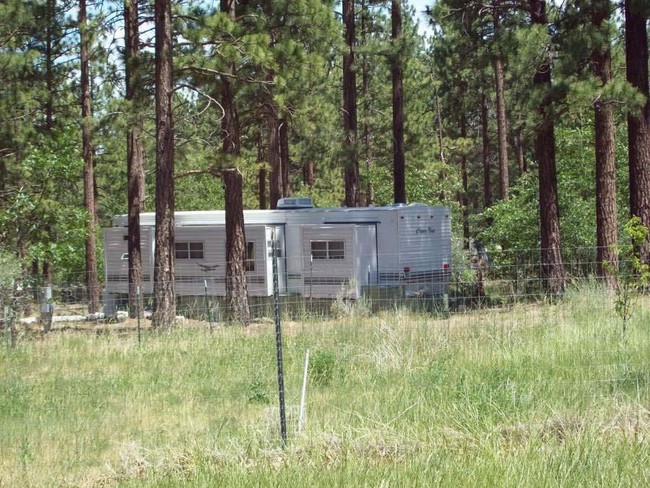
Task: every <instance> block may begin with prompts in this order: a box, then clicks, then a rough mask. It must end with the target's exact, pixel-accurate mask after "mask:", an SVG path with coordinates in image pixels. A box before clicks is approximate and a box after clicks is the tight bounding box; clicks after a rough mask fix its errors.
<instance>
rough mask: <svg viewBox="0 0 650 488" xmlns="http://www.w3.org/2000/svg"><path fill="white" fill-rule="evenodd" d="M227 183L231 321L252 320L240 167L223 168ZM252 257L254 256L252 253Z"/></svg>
mask: <svg viewBox="0 0 650 488" xmlns="http://www.w3.org/2000/svg"><path fill="white" fill-rule="evenodd" d="M223 182H224V185H225V187H226V300H227V301H228V312H229V317H228V319H229V321H234V322H239V323H241V324H243V325H245V326H246V325H248V324H249V323H250V309H249V307H248V284H247V280H246V267H245V260H246V235H245V233H244V209H243V201H242V194H243V178H242V174H241V172H240V171H239V170H237V169H233V168H230V169H227V170H225V171H224V172H223ZM251 258H252V256H251Z"/></svg>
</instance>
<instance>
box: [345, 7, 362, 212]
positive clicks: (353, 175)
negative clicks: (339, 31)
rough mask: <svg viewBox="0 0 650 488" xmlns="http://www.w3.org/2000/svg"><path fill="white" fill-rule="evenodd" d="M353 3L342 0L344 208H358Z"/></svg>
mask: <svg viewBox="0 0 650 488" xmlns="http://www.w3.org/2000/svg"><path fill="white" fill-rule="evenodd" d="M354 1H355V0H343V23H344V25H345V52H344V53H343V133H344V136H345V140H344V143H343V147H344V152H343V154H344V158H345V162H344V164H345V168H344V174H345V178H344V180H345V206H346V207H357V206H359V155H358V145H357V75H356V72H355V67H354V51H355V19H354Z"/></svg>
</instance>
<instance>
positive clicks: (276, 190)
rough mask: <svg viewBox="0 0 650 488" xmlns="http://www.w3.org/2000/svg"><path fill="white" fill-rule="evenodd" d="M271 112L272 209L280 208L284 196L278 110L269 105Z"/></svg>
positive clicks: (270, 164)
mask: <svg viewBox="0 0 650 488" xmlns="http://www.w3.org/2000/svg"><path fill="white" fill-rule="evenodd" d="M268 107H269V112H268V115H267V121H268V126H269V166H270V167H271V174H270V177H269V199H270V202H269V203H270V206H271V208H272V209H273V208H277V207H278V200H279V199H280V198H281V196H282V164H281V161H280V128H279V124H278V116H277V114H276V109H275V107H274V106H273V105H272V104H268Z"/></svg>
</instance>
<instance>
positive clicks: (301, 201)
mask: <svg viewBox="0 0 650 488" xmlns="http://www.w3.org/2000/svg"><path fill="white" fill-rule="evenodd" d="M297 208H314V200H312V199H311V198H301V197H286V198H280V200H278V209H282V210H294V209H297Z"/></svg>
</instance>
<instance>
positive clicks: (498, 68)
mask: <svg viewBox="0 0 650 488" xmlns="http://www.w3.org/2000/svg"><path fill="white" fill-rule="evenodd" d="M495 15H496V14H495ZM494 79H495V85H496V101H497V106H496V109H497V140H498V145H499V151H498V152H499V198H500V199H501V200H507V199H508V188H509V187H510V177H509V174H508V123H507V119H506V101H505V83H504V81H503V61H502V60H501V58H498V57H497V58H496V59H495V60H494Z"/></svg>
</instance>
